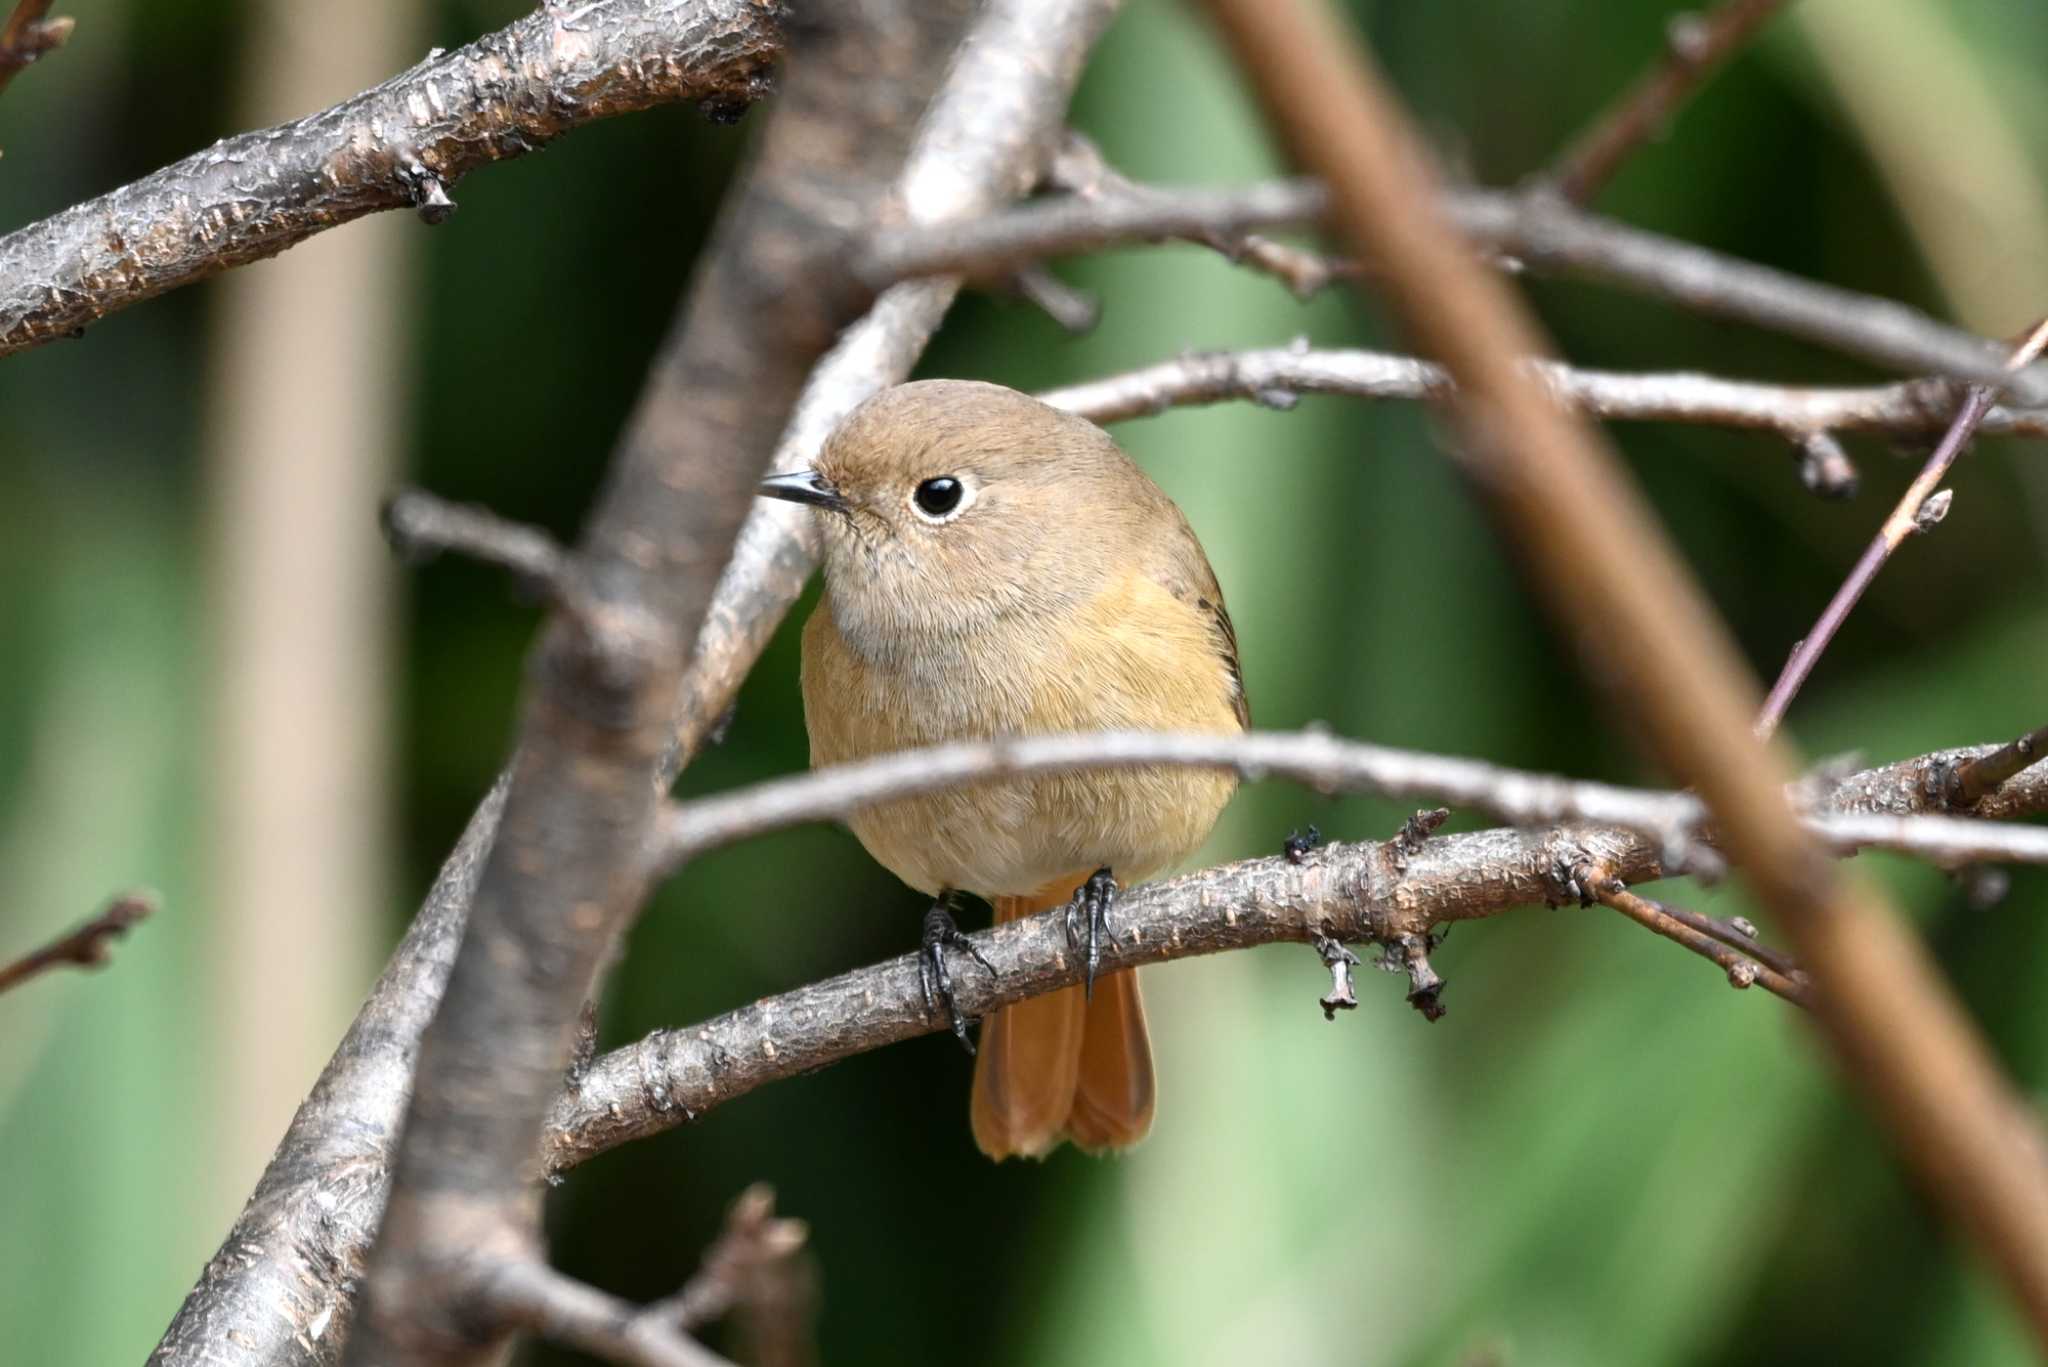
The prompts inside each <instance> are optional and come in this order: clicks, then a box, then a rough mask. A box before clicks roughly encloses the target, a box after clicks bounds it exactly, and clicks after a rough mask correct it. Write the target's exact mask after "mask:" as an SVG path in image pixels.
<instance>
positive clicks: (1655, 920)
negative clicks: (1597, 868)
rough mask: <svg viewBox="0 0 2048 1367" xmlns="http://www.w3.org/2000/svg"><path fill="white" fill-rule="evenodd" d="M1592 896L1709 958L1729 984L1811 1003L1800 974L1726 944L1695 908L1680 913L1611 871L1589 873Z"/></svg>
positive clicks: (1803, 1002)
mask: <svg viewBox="0 0 2048 1367" xmlns="http://www.w3.org/2000/svg"><path fill="white" fill-rule="evenodd" d="M1591 881H1592V883H1593V898H1594V900H1595V901H1597V902H1599V903H1601V904H1602V905H1604V906H1610V907H1613V908H1614V909H1615V910H1616V911H1618V912H1620V913H1621V914H1622V915H1624V916H1626V917H1628V919H1629V920H1631V921H1634V922H1635V923H1636V924H1637V925H1639V926H1643V927H1645V928H1647V929H1649V930H1652V931H1655V932H1656V933H1657V934H1659V935H1662V936H1663V937H1664V938H1665V939H1667V940H1669V941H1671V942H1672V943H1673V944H1678V945H1683V946H1685V947H1686V948H1687V949H1689V950H1691V951H1692V952H1693V953H1695V954H1697V955H1699V956H1700V957H1701V958H1703V959H1709V960H1711V961H1712V962H1713V963H1715V964H1716V965H1718V966H1719V967H1720V969H1721V971H1722V972H1723V973H1725V974H1727V975H1728V984H1729V986H1731V987H1738V988H1741V987H1750V986H1756V987H1761V988H1763V989H1764V990H1765V991H1766V992H1770V993H1772V994H1774V995H1776V996H1780V997H1783V998H1784V999H1785V1000H1786V1001H1788V1002H1791V1003H1792V1004H1793V1005H1795V1006H1803V1007H1811V1006H1812V1005H1813V1001H1812V994H1811V992H1810V991H1809V989H1808V986H1807V984H1806V982H1805V980H1804V979H1803V978H1796V977H1791V976H1788V975H1787V974H1786V973H1784V972H1781V971H1780V970H1779V969H1778V968H1777V967H1775V966H1774V965H1771V964H1767V963H1764V962H1761V961H1760V960H1758V959H1757V958H1754V957H1752V956H1751V955H1749V954H1745V953H1743V952H1741V951H1740V950H1737V949H1733V948H1731V947H1729V945H1727V944H1726V943H1724V942H1723V940H1722V939H1721V938H1720V937H1719V936H1717V935H1713V934H1709V933H1707V932H1705V931H1702V930H1701V929H1700V928H1699V926H1698V925H1697V923H1696V921H1695V918H1696V917H1697V918H1698V919H1700V920H1706V919H1710V918H1706V917H1699V914H1698V913H1697V912H1687V913H1683V914H1681V913H1680V911H1679V909H1678V908H1676V907H1671V906H1666V905H1665V904H1664V903H1662V902H1654V901H1651V900H1650V899H1649V898H1647V897H1642V896H1638V895H1637V894H1635V893H1633V892H1630V891H1629V889H1628V884H1626V883H1624V882H1622V881H1621V880H1620V879H1619V878H1615V877H1613V876H1611V875H1605V874H1601V873H1595V874H1593V875H1591Z"/></svg>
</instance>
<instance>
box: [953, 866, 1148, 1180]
mask: <svg viewBox="0 0 2048 1367" xmlns="http://www.w3.org/2000/svg"><path fill="white" fill-rule="evenodd" d="M1087 877H1088V875H1087V874H1085V873H1083V874H1077V875H1075V876H1074V877H1072V878H1070V879H1062V880H1060V881H1058V882H1055V883H1052V884H1050V885H1048V886H1046V887H1044V888H1041V889H1039V890H1038V892H1036V893H1034V894H1032V895H1031V896H1029V897H998V898H996V899H995V913H996V920H997V922H999V923H1000V922H1003V921H1014V920H1016V919H1018V918H1019V917H1023V916H1030V915H1033V914H1035V913H1037V912H1041V911H1045V910H1047V909H1048V908H1051V907H1056V906H1060V905H1062V904H1063V903H1065V902H1066V901H1067V899H1068V898H1069V897H1071V896H1072V895H1073V892H1074V889H1075V888H1077V887H1079V886H1080V885H1081V884H1082V883H1083V882H1085V881H1086V880H1087ZM1153 1094H1154V1088H1153V1077H1152V1046H1151V1041H1150V1040H1149V1038H1148V1037H1147V1035H1146V1033H1145V1008H1144V1004H1143V1002H1141V1001H1140V1000H1139V997H1138V979H1137V974H1136V971H1135V970H1125V971H1124V972H1122V973H1113V974H1110V975H1109V976H1108V977H1105V978H1101V979H1099V980H1097V982H1096V984H1095V996H1094V999H1093V1000H1092V1001H1090V1000H1087V999H1085V998H1084V997H1083V995H1082V992H1081V989H1080V988H1078V987H1067V988H1061V989H1060V990H1059V991H1057V992H1054V993H1050V994H1049V995H1047V996H1043V997H1034V998H1032V999H1031V1000H1030V1001H1024V1002H1018V1003H1017V1004H1016V1005H1014V1006H1006V1007H1004V1008H1002V1009H1001V1010H1000V1011H997V1012H995V1013H994V1014H993V1015H991V1016H990V1017H989V1018H988V1020H987V1021H986V1022H985V1023H984V1024H983V1025H982V1028H981V1045H980V1051H979V1053H978V1054H977V1055H976V1057H975V1061H974V1095H973V1098H972V1101H971V1104H970V1106H969V1112H968V1113H969V1116H970V1118H971V1120H972V1121H973V1125H974V1142H975V1143H976V1144H977V1145H979V1146H980V1148H981V1151H982V1152H983V1153H985V1154H987V1155H988V1156H989V1157H991V1158H996V1159H1002V1158H1015V1157H1022V1158H1043V1157H1044V1156H1045V1155H1046V1154H1048V1153H1050V1152H1051V1151H1052V1150H1053V1148H1055V1147H1056V1146H1057V1145H1058V1144H1059V1143H1060V1142H1061V1141H1062V1140H1063V1139H1072V1140H1073V1141H1074V1142H1075V1143H1076V1144H1079V1145H1080V1146H1081V1147H1082V1148H1084V1149H1090V1150H1099V1149H1111V1148H1123V1147H1125V1146H1127V1145H1130V1144H1135V1143H1137V1142H1138V1141H1139V1140H1140V1139H1142V1138H1144V1137H1145V1132H1146V1131H1147V1130H1148V1129H1150V1128H1151V1125H1152V1102H1153Z"/></svg>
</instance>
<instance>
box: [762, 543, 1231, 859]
mask: <svg viewBox="0 0 2048 1367" xmlns="http://www.w3.org/2000/svg"><path fill="white" fill-rule="evenodd" d="M1233 688H1234V682H1233V680H1232V679H1231V677H1230V675H1229V673H1228V671H1226V670H1225V669H1224V668H1223V665H1222V662H1221V661H1220V660H1219V658H1218V656H1217V654H1216V650H1215V645H1214V638H1213V628H1212V627H1211V626H1210V624H1209V623H1208V622H1207V621H1205V620H1204V619H1203V618H1202V617H1201V615H1200V614H1198V613H1197V612H1195V611H1194V610H1193V609H1192V608H1190V607H1189V606H1188V605H1187V604H1184V603H1182V602H1180V601H1179V600H1177V599H1176V598H1174V597H1173V595H1171V594H1170V593H1168V592H1167V591H1166V590H1165V589H1163V588H1161V587H1159V586H1158V585H1156V584H1153V583H1151V581H1149V580H1145V579H1142V578H1139V577H1134V578H1133V579H1131V580H1129V581H1126V582H1124V583H1120V584H1117V585H1115V586H1114V587H1113V588H1112V589H1110V590H1108V591H1105V592H1101V593H1098V594H1095V595H1093V596H1091V597H1089V598H1087V599H1085V600H1083V601H1081V602H1079V603H1076V604H1073V605H1071V607H1070V608H1069V609H1068V610H1065V611H1062V612H1060V613H1058V614H1018V615H1014V616H1010V617H1005V618H1002V619H1000V620H998V621H995V622H992V623H987V624H984V625H982V626H979V627H977V628H976V629H974V630H972V631H968V632H961V633H948V632H932V633H924V634H920V636H919V637H918V638H917V639H915V640H906V639H903V638H901V637H898V638H896V639H894V640H892V641H891V642H890V648H889V649H887V650H885V651H884V650H862V649H858V648H856V646H855V644H854V643H852V642H850V641H849V639H848V638H847V636H846V635H845V634H843V633H842V631H841V629H840V625H839V623H838V622H837V621H836V620H835V617H834V614H833V611H832V604H831V596H830V591H829V588H828V591H827V594H826V597H825V599H824V600H822V601H821V602H820V603H819V605H818V608H817V610H816V611H815V612H814V613H813V615H812V617H811V619H810V621H809V623H808V624H807V625H806V627H805V630H804V648H803V692H804V716H805V722H806V724H807V726H808V728H809V731H810V739H811V762H812V763H813V764H814V765H824V764H833V763H840V762H844V761H848V760H855V759H861V758H865V757H867V756H870V755H877V754H885V753H888V752H890V751H893V750H900V749H905V748H908V747H912V746H919V745H933V744H939V743H942V742H946V741H955V740H980V739H988V738H990V737H994V736H1000V735H1047V734H1054V733H1058V732H1066V731H1093V730H1111V729H1115V730H1124V729H1130V730H1158V731H1219V732H1234V731H1236V730H1238V729H1239V725H1238V721H1237V716H1236V713H1235V711H1234V693H1233V691H1232V690H1233ZM1235 786H1236V780H1235V778H1234V777H1233V776H1231V775H1228V774H1219V773H1214V772H1209V771H1204V770H1195V769H1166V768H1152V769H1124V770H1103V771H1095V772H1082V773H1063V774H1051V775H1044V776H1039V777H1035V778H1026V779H1004V780H996V781H990V782H986V783H981V784H976V785H973V786H970V787H966V788H960V789H955V790H952V791H950V792H945V793H937V794H932V795H929V796H924V797H917V798H910V799H906V800H904V801H900V802H894V803H889V804H886V805H883V806H879V807H874V808H870V809H868V810H867V811H865V812H862V813H859V814H856V815H855V816H854V817H853V818H852V819H851V820H850V822H849V824H850V825H851V826H852V828H853V831H854V833H855V835H857V836H858V837H859V838H860V841H861V843H862V844H863V845H864V846H866V847H867V850H868V852H869V853H870V854H871V855H873V856H874V858H875V859H876V860H877V861H878V862H880V863H881V864H882V865H883V866H884V867H886V868H888V869H889V870H890V871H891V872H893V873H895V874H896V875H897V877H899V878H901V879H902V880H903V881H904V882H906V883H908V884H909V885H910V886H912V887H914V888H917V889H919V890H920V891H923V892H926V893H932V894H936V893H938V892H939V891H941V890H944V889H959V890H961V891H966V892H973V893H976V894H979V895H981V896H985V897H992V896H999V895H1010V896H1022V895H1025V894H1028V893H1031V892H1033V891H1035V890H1037V889H1038V888H1040V887H1043V886H1044V885H1045V884H1047V883H1049V882H1051V881H1053V880H1054V879H1056V878H1059V877H1062V876H1064V875H1067V874H1071V873H1085V872H1087V871H1089V870H1092V869H1095V868H1101V867H1107V868H1111V869H1114V870H1115V871H1116V874H1117V876H1118V878H1119V879H1120V880H1122V881H1124V882H1127V883H1128V882H1133V881H1137V880H1139V879H1142V878H1144V877H1146V876H1148V875H1149V874H1152V873H1154V872H1157V871H1158V870H1160V869H1162V868H1165V867H1166V866H1168V865H1170V864H1173V863H1176V862H1178V861H1179V860H1181V859H1183V858H1185V857H1186V856H1187V855H1189V854H1190V853H1192V852H1193V851H1194V849H1195V847H1196V846H1197V845H1199V844H1200V843H1201V842H1202V840H1203V839H1204V838H1205V837H1206V836H1207V835H1208V833H1209V830H1210V828H1211V827H1212V826H1213V825H1214V824H1215V821H1216V817H1217V816H1218V815H1219V814H1220V813H1221V811H1222V809H1223V806H1224V804H1225V803H1226V802H1227V801H1228V800H1229V798H1230V794H1231V791H1232V790H1233V789H1234V787H1235Z"/></svg>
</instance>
